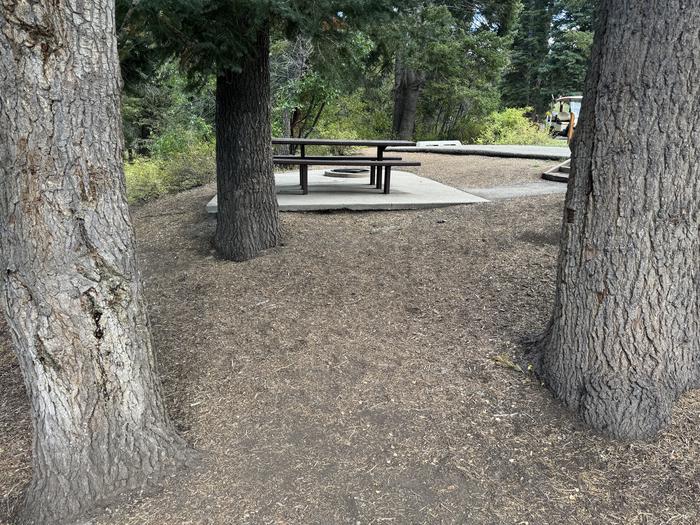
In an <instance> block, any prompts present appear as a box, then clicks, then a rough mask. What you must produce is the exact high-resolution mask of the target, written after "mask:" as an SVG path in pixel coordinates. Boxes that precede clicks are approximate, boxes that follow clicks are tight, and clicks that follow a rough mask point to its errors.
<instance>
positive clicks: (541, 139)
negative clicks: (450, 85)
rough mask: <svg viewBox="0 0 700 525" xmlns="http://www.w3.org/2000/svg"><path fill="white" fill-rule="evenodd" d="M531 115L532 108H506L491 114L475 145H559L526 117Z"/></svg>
mask: <svg viewBox="0 0 700 525" xmlns="http://www.w3.org/2000/svg"><path fill="white" fill-rule="evenodd" d="M532 113H533V109H532V108H506V109H504V110H502V111H497V112H494V113H491V115H489V117H488V118H487V119H486V120H485V122H484V123H483V127H482V129H481V132H480V133H479V136H478V139H477V141H476V142H477V144H524V145H544V146H551V145H561V141H557V140H555V139H553V138H552V137H551V136H550V135H549V134H548V133H547V132H546V131H545V130H543V129H540V127H539V126H538V125H537V124H535V123H534V122H532V120H530V119H529V118H528V117H527V114H532Z"/></svg>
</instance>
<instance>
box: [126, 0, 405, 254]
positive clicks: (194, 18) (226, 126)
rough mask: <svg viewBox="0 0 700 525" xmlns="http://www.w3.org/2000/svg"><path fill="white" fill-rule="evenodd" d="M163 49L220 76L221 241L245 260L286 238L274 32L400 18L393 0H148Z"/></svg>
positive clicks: (313, 33)
mask: <svg viewBox="0 0 700 525" xmlns="http://www.w3.org/2000/svg"><path fill="white" fill-rule="evenodd" d="M138 9H139V10H140V11H141V12H142V13H144V14H145V19H146V20H147V21H148V27H149V30H150V31H151V33H152V34H153V36H154V37H155V42H156V48H157V49H158V50H159V51H160V52H162V53H165V54H168V55H172V56H175V57H177V58H178V59H179V62H180V64H181V65H182V67H183V68H184V69H185V70H187V71H188V72H189V74H190V75H191V76H192V77H197V76H206V75H210V74H213V75H216V78H217V88H216V105H217V124H216V136H217V182H218V195H219V213H218V222H217V228H216V234H215V239H214V241H215V245H216V247H217V249H218V251H219V253H220V254H221V255H222V256H223V257H226V258H229V259H232V260H236V261H243V260H247V259H250V258H252V257H255V256H256V255H257V254H258V253H260V252H261V251H262V250H265V249H267V248H271V247H273V246H275V245H277V243H278V242H279V239H280V230H279V220H278V210H277V199H276V195H275V184H274V176H273V169H272V154H271V152H272V149H271V144H270V138H271V125H270V115H271V110H270V64H269V51H270V32H271V31H272V30H278V31H281V32H283V33H284V34H286V35H288V36H289V37H293V36H294V35H296V34H298V33H303V34H304V35H306V36H307V37H310V38H323V39H328V38H342V37H343V36H344V35H345V34H346V33H347V29H348V27H350V26H353V25H359V24H362V23H363V22H366V21H376V20H377V19H378V18H381V17H388V16H393V15H394V14H395V12H396V11H397V8H396V5H395V3H394V2H392V1H390V0H379V1H372V2H369V1H366V0H344V1H332V0H321V1H318V2H308V1H303V0H268V1H263V0H142V1H141V2H140V4H139V7H138Z"/></svg>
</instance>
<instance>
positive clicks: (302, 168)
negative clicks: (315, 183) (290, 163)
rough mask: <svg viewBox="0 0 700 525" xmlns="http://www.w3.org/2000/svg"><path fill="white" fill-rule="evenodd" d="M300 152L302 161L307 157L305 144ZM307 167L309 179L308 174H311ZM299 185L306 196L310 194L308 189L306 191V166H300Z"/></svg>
mask: <svg viewBox="0 0 700 525" xmlns="http://www.w3.org/2000/svg"><path fill="white" fill-rule="evenodd" d="M299 151H300V154H301V158H302V159H303V158H304V157H306V147H305V146H304V145H303V144H302V145H301V147H300V148H299ZM306 167H307V171H306V176H307V177H308V173H309V172H308V166H306ZM299 185H300V186H301V190H302V191H303V192H304V195H306V194H307V193H308V189H307V190H304V166H302V165H301V164H299ZM307 185H308V182H307Z"/></svg>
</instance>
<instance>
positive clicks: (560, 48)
mask: <svg viewBox="0 0 700 525" xmlns="http://www.w3.org/2000/svg"><path fill="white" fill-rule="evenodd" d="M596 4H597V2H591V1H590V0H555V1H554V7H553V13H554V14H553V18H552V30H551V33H550V48H549V53H548V54H547V59H546V60H545V62H544V64H542V67H541V76H542V83H541V87H540V91H541V93H540V94H541V97H542V99H543V100H545V101H546V100H549V99H551V97H556V96H560V95H569V94H574V93H580V92H582V91H583V85H584V81H585V79H586V72H587V71H588V63H589V59H590V55H591V46H592V44H593V24H594V20H595V12H596Z"/></svg>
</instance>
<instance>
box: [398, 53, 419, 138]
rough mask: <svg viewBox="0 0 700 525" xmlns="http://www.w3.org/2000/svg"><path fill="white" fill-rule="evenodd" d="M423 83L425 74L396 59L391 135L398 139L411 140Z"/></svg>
mask: <svg viewBox="0 0 700 525" xmlns="http://www.w3.org/2000/svg"><path fill="white" fill-rule="evenodd" d="M424 85H425V74H423V73H421V72H419V71H413V70H411V69H407V68H405V67H404V65H403V64H402V62H401V60H400V59H397V60H396V71H395V77H394V123H393V136H394V137H395V138H397V139H400V140H413V133H414V132H415V130H416V114H417V112H418V99H419V97H420V93H421V90H422V89H423V86H424Z"/></svg>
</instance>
